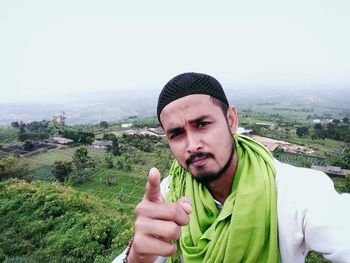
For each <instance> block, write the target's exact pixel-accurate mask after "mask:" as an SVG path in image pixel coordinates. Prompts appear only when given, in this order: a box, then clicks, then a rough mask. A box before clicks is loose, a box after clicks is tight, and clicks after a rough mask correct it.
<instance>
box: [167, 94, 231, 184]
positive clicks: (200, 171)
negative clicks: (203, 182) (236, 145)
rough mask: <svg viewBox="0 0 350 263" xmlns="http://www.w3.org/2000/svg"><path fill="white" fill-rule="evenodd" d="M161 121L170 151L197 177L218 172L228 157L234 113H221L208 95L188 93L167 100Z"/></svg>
mask: <svg viewBox="0 0 350 263" xmlns="http://www.w3.org/2000/svg"><path fill="white" fill-rule="evenodd" d="M160 121H161V122H162V125H163V128H164V130H165V132H166V136H167V139H168V142H169V145H170V148H171V151H172V153H173V154H174V156H175V158H176V159H177V160H178V162H179V163H180V164H181V165H182V166H183V167H184V168H186V169H187V170H189V171H190V173H191V174H192V175H193V176H194V177H196V178H197V179H201V177H206V176H208V175H210V174H213V175H215V174H218V173H219V172H220V171H221V170H222V169H223V168H224V167H225V165H226V164H227V162H228V161H229V160H230V157H231V155H232V149H233V140H232V135H231V134H232V133H234V132H235V131H236V129H237V121H238V120H237V114H236V111H235V110H234V108H230V109H229V110H228V112H227V114H226V116H225V115H224V114H223V112H222V110H221V108H220V107H219V106H217V105H215V104H214V103H213V102H212V101H211V99H210V96H209V95H201V94H195V95H189V96H186V97H183V98H180V99H178V100H175V101H173V102H171V103H169V104H168V105H167V106H165V107H164V109H163V110H162V112H161V114H160Z"/></svg>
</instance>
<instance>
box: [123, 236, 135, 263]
mask: <svg viewBox="0 0 350 263" xmlns="http://www.w3.org/2000/svg"><path fill="white" fill-rule="evenodd" d="M133 242H134V237H132V238H131V239H130V241H129V244H128V247H127V248H126V252H125V257H124V259H123V263H128V258H129V254H130V250H131V246H132V243H133Z"/></svg>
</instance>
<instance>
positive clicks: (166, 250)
mask: <svg viewBox="0 0 350 263" xmlns="http://www.w3.org/2000/svg"><path fill="white" fill-rule="evenodd" d="M175 252H176V245H175V244H173V243H168V244H167V245H165V246H164V247H163V255H162V256H166V257H168V256H171V255H174V254H175Z"/></svg>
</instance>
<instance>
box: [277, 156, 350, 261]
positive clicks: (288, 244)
mask: <svg viewBox="0 0 350 263" xmlns="http://www.w3.org/2000/svg"><path fill="white" fill-rule="evenodd" d="M276 168H277V169H276V170H277V173H276V186H277V192H278V229H279V247H280V252H281V257H282V262H288V263H289V262H293V263H295V262H298V263H299V262H304V261H305V257H306V255H307V254H308V252H309V251H316V252H318V253H321V254H322V255H323V256H324V257H325V258H326V259H328V260H331V261H332V262H335V263H350V194H348V193H343V194H339V193H338V192H336V190H335V189H334V185H333V181H332V180H331V179H330V178H329V177H328V176H327V175H326V174H324V173H322V172H319V171H316V170H312V169H307V168H299V167H294V166H290V165H286V164H282V163H279V162H276Z"/></svg>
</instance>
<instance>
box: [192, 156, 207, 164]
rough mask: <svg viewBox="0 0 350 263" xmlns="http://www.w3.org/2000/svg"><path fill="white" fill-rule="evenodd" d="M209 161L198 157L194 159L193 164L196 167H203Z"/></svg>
mask: <svg viewBox="0 0 350 263" xmlns="http://www.w3.org/2000/svg"><path fill="white" fill-rule="evenodd" d="M207 159H208V157H196V158H194V159H193V161H192V162H191V164H192V165H194V166H202V165H204V164H205V163H206V161H207Z"/></svg>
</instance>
